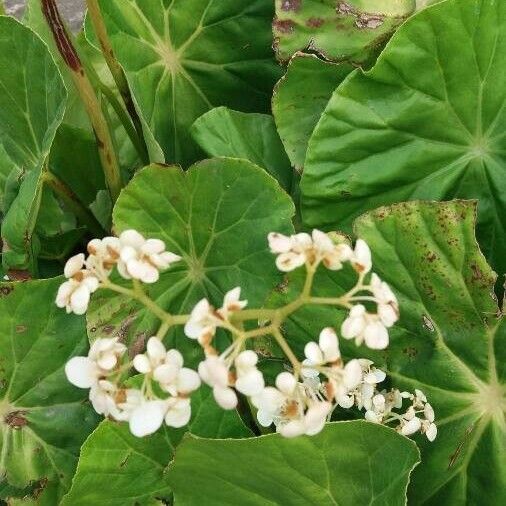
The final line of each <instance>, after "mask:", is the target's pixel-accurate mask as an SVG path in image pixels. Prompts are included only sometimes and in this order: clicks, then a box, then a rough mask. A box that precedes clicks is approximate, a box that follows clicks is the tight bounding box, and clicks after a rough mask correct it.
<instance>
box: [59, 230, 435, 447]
mask: <svg viewBox="0 0 506 506" xmlns="http://www.w3.org/2000/svg"><path fill="white" fill-rule="evenodd" d="M268 241H269V246H270V249H271V252H272V253H273V254H275V255H277V257H276V265H277V267H278V269H279V270H281V271H283V272H289V271H293V270H295V269H297V268H301V267H304V268H305V269H306V279H305V283H304V286H303V288H302V290H301V292H300V294H299V296H298V297H297V298H296V299H295V300H293V301H291V302H289V303H288V304H286V305H285V306H282V307H279V308H275V309H267V308H264V309H246V307H247V301H246V300H241V289H240V287H237V288H233V289H232V290H230V291H229V292H227V293H226V294H225V297H224V300H223V305H222V306H221V307H220V308H214V307H213V306H212V305H211V304H210V302H209V301H208V300H207V299H202V300H201V301H200V302H198V304H197V305H196V306H195V307H194V308H193V310H192V312H191V313H190V314H189V315H174V314H170V313H168V312H166V311H165V310H164V309H163V308H162V307H160V306H159V305H158V304H156V303H155V302H154V301H153V300H152V299H150V298H149V296H148V295H147V294H146V292H145V291H144V290H143V286H142V284H143V283H147V284H150V283H156V282H157V281H158V279H159V275H160V271H163V270H165V269H168V268H169V267H170V266H171V265H172V264H173V263H175V262H178V261H179V260H181V257H179V256H178V255H176V254H174V253H170V252H168V251H166V248H165V244H164V242H163V241H161V240H158V239H145V238H144V237H143V236H142V235H141V234H139V233H138V232H136V231H134V230H127V231H125V232H123V233H122V234H121V235H120V236H119V237H106V238H104V239H101V240H99V239H94V240H92V241H91V242H90V243H89V245H88V256H87V257H85V255H84V254H79V255H76V256H74V257H72V258H70V259H69V260H68V262H67V264H66V266H65V276H66V278H67V281H65V282H64V283H63V284H62V285H61V287H60V289H59V291H58V294H57V297H56V304H57V305H58V306H59V307H61V308H66V310H67V312H74V313H76V314H84V313H85V312H86V310H87V308H88V304H89V301H90V296H91V294H92V293H93V292H95V291H96V290H98V289H108V290H112V291H115V292H118V293H120V294H124V295H128V296H130V297H132V298H134V299H136V300H137V301H138V302H139V303H141V304H143V305H144V306H145V307H146V309H147V310H148V311H150V312H152V313H153V314H154V315H155V316H156V317H157V318H158V319H159V320H160V322H161V325H160V328H159V330H158V332H157V334H156V335H155V336H152V337H150V338H149V340H148V341H147V346H146V350H145V353H142V354H137V355H136V356H135V357H134V358H133V360H130V359H129V354H128V349H127V347H126V345H125V344H124V343H122V342H120V341H119V339H118V338H101V339H97V340H96V341H95V342H94V343H93V344H92V345H91V348H90V351H89V353H88V356H86V357H74V358H72V359H71V360H70V361H69V362H68V363H67V365H66V368H65V371H66V374H67V377H68V379H69V381H70V382H71V383H73V384H74V385H76V386H77V387H80V388H88V389H90V401H91V403H92V404H93V407H94V408H95V410H96V411H97V412H98V413H100V414H103V415H104V416H109V417H111V418H113V419H115V420H118V421H128V422H129V425H130V430H131V432H132V433H133V434H134V435H136V436H139V437H141V436H146V435H148V434H151V433H153V432H156V431H157V430H158V429H159V428H160V427H161V426H162V424H163V423H164V421H165V423H166V424H167V425H168V426H170V427H182V426H184V425H186V424H188V423H189V421H190V418H191V403H190V396H191V394H192V392H194V391H196V390H197V389H198V388H199V387H200V386H201V383H202V382H204V383H206V384H207V385H209V386H210V387H211V388H212V390H213V395H214V398H215V400H216V402H217V404H218V405H219V406H221V407H222V408H223V409H234V408H235V407H236V406H237V404H238V394H241V395H244V396H246V397H247V398H248V400H249V403H250V405H251V406H252V407H254V408H255V410H256V418H257V420H258V423H259V424H260V425H261V426H263V427H269V426H271V425H272V424H274V425H275V427H276V430H277V432H279V433H280V434H282V435H283V436H286V437H295V436H299V435H302V434H307V435H313V434H316V433H318V432H320V431H321V430H322V428H323V426H324V424H325V422H326V421H328V420H330V418H331V416H332V413H333V411H334V410H335V409H336V408H337V407H340V408H344V409H350V408H352V407H356V408H358V409H360V410H365V418H366V419H367V420H369V421H371V422H375V423H382V424H389V425H393V426H394V427H395V428H396V430H397V431H399V432H401V433H402V434H404V435H411V434H414V433H416V432H418V431H421V432H422V433H424V434H425V435H426V436H427V438H428V439H429V440H430V441H433V440H434V438H435V437H436V434H437V428H436V425H435V423H434V411H433V409H432V407H431V405H430V404H429V403H428V402H427V399H426V397H425V395H424V394H423V392H421V391H420V390H415V393H414V394H411V393H409V392H401V391H399V390H397V389H391V390H389V391H386V390H384V389H381V387H380V386H379V385H381V384H382V383H383V381H384V380H385V378H386V374H385V372H383V371H381V370H380V369H377V368H375V367H374V365H373V363H372V362H371V361H370V360H367V359H353V360H350V361H348V362H347V363H345V362H344V361H343V359H342V357H341V353H340V349H339V341H338V337H337V334H336V332H335V330H334V329H332V328H324V329H323V330H322V331H321V333H320V336H319V340H318V342H309V343H307V344H306V346H305V349H304V354H305V358H304V359H303V360H302V361H299V359H298V358H297V356H296V355H295V353H294V352H293V351H292V348H291V347H290V344H289V341H287V339H286V338H285V337H284V336H283V334H282V332H281V325H282V324H283V322H284V321H285V320H286V319H287V318H288V317H289V316H290V315H291V314H293V313H294V312H295V311H297V310H298V309H299V308H301V307H302V306H304V305H307V304H313V305H331V306H336V307H341V308H344V309H346V310H348V312H349V314H348V317H347V318H346V319H345V320H344V322H343V324H342V326H341V335H342V337H343V338H345V339H354V340H355V343H356V344H357V345H361V344H362V343H365V345H366V346H367V347H369V348H371V349H384V348H386V347H387V346H388V343H389V334H388V328H390V327H391V326H393V325H394V323H395V322H396V321H397V320H398V317H399V308H398V302H397V299H396V297H395V295H394V293H393V292H392V290H391V289H390V287H389V286H388V285H387V284H386V283H385V282H383V281H382V280H381V279H380V278H379V277H378V276H377V275H376V274H374V273H371V269H372V261H371V252H370V250H369V247H368V245H367V244H366V243H365V242H364V241H363V240H360V239H359V240H358V241H357V242H356V245H355V248H354V249H352V248H351V247H350V246H349V245H348V244H346V243H345V242H341V241H340V240H338V239H335V238H334V237H333V236H330V235H328V234H325V233H323V232H320V231H318V230H314V231H313V233H312V234H311V235H309V234H306V233H300V234H296V235H293V236H290V237H288V236H284V235H282V234H277V233H271V234H269V237H268ZM345 263H350V264H351V266H352V267H353V269H354V270H355V272H356V273H357V282H356V284H355V286H354V287H353V288H352V289H351V290H349V291H348V292H347V293H345V294H344V295H341V296H340V297H335V298H331V297H329V298H327V297H315V296H313V295H312V287H313V280H314V276H315V273H316V271H317V269H318V268H319V267H320V266H323V267H325V268H327V269H329V270H332V271H338V270H340V269H342V268H343V265H344V264H345ZM114 267H116V269H117V271H118V273H119V274H120V276H121V277H122V278H124V279H126V280H131V282H132V288H126V287H124V286H122V285H118V284H115V283H113V282H112V281H111V279H110V274H111V272H112V270H113V269H114ZM371 305H374V306H375V307H376V311H375V312H371V311H370V309H369V308H370V307H371ZM248 321H251V322H257V326H256V328H254V329H250V328H249V327H248V328H246V327H247V326H246V325H245V323H246V322H248ZM258 322H261V323H262V324H261V325H258ZM175 325H184V332H185V334H186V336H187V337H188V338H190V339H193V340H195V341H197V342H198V343H199V345H200V346H201V347H202V349H203V351H204V354H205V359H204V360H203V361H202V362H200V364H199V366H198V372H197V371H194V370H193V369H190V368H187V367H184V358H183V356H182V355H181V353H180V352H179V351H178V350H175V349H171V350H167V349H166V347H165V345H164V344H163V338H164V337H165V335H166V334H167V332H168V330H169V329H170V328H171V327H173V326H175ZM218 329H223V330H225V331H227V332H228V333H229V334H230V335H231V338H232V339H231V344H230V346H228V348H227V349H226V350H225V351H223V352H220V351H218V350H217V349H216V347H215V335H216V332H217V330H218ZM268 335H270V336H272V337H273V338H274V339H275V340H276V342H277V343H278V345H279V347H280V348H281V350H282V351H283V352H284V354H285V355H286V357H287V358H288V360H289V361H290V363H291V371H290V372H288V371H285V372H281V373H280V374H279V375H278V376H277V378H276V380H275V386H267V385H266V383H265V379H264V376H263V374H262V372H261V371H260V369H259V368H258V356H257V354H256V353H255V352H254V351H252V350H251V349H247V344H248V341H249V340H251V339H254V338H257V337H261V336H268ZM132 370H135V371H136V372H137V373H140V375H142V384H141V386H140V387H139V388H133V387H129V386H127V385H126V380H127V379H128V376H129V374H130V373H131V371H132ZM405 403H406V404H408V406H407V407H406V406H403V404H405Z"/></svg>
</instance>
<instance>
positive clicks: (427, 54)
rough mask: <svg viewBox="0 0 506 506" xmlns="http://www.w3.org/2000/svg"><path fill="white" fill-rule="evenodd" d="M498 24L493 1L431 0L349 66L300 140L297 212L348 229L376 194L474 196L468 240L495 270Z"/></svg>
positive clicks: (503, 43)
mask: <svg viewBox="0 0 506 506" xmlns="http://www.w3.org/2000/svg"><path fill="white" fill-rule="evenodd" d="M505 27H506V4H505V3H504V2H499V3H497V2H492V1H490V0H450V1H447V2H443V3H441V4H437V5H435V6H433V7H430V8H428V9H425V10H423V11H422V12H420V13H418V14H417V15H416V16H414V17H413V18H411V19H410V20H408V21H407V22H406V23H405V24H404V25H403V26H402V27H401V28H400V29H399V30H398V31H397V32H396V34H395V36H394V37H393V39H392V40H391V41H390V43H389V44H388V46H387V47H386V48H385V51H384V52H383V53H382V55H381V56H380V58H379V59H378V62H377V64H376V66H375V67H374V68H373V69H372V70H371V71H369V72H365V73H364V72H361V71H359V70H357V71H356V72H355V73H353V74H352V75H350V77H349V78H348V79H347V80H345V82H344V83H343V84H342V85H341V86H339V87H338V88H337V90H336V91H335V93H334V95H333V97H332V99H331V100H330V102H329V104H328V106H327V108H326V110H325V112H324V114H323V116H322V119H321V120H320V122H319V124H318V126H317V128H316V130H315V132H314V134H313V136H312V138H311V141H310V143H309V149H308V154H307V159H306V164H305V172H304V176H303V179H302V185H301V187H302V195H303V198H302V203H303V204H302V205H303V210H302V214H303V218H304V221H305V223H306V224H307V225H308V226H312V227H314V226H316V227H326V228H327V229H328V228H335V227H337V228H339V229H344V230H347V231H348V230H350V226H351V223H352V221H353V219H354V218H356V217H357V216H359V215H360V214H362V213H363V212H364V211H367V210H370V209H374V208H376V207H378V206H380V205H383V204H388V203H393V202H402V201H405V200H416V199H428V200H449V199H452V198H476V199H478V200H479V206H478V239H479V241H480V244H481V246H482V248H483V250H484V252H485V255H486V256H487V258H488V259H489V260H490V262H491V263H492V265H493V267H495V268H496V269H498V270H499V272H504V271H505V270H506V263H505V258H506V255H505V253H506V250H505V242H504V241H503V240H501V239H500V238H501V237H504V235H505V228H504V225H505V220H504V216H505V213H506V203H505V200H504V198H503V197H502V195H503V194H504V190H505V189H506V179H505V177H504V174H505V170H504V169H505V158H504V139H505V137H504V128H505V121H506V115H505V108H504V99H505V95H504V86H503V83H504V73H505V69H506V60H505V56H504V55H505V54H506V50H505V47H506V35H505V34H506V29H505ZM420 69H423V72H422V71H420ZM462 83H465V86H464V85H463V84H462Z"/></svg>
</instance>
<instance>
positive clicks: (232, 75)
mask: <svg viewBox="0 0 506 506" xmlns="http://www.w3.org/2000/svg"><path fill="white" fill-rule="evenodd" d="M100 5H101V8H102V12H103V13H104V16H105V21H106V24H107V27H108V30H109V33H110V36H111V41H112V45H113V47H114V50H115V52H116V56H117V57H118V60H119V61H120V63H121V64H122V66H123V68H124V69H125V72H126V75H127V78H128V81H129V83H130V86H131V89H132V93H133V96H134V99H135V101H136V102H137V105H138V108H139V111H140V113H141V115H142V117H143V119H144V120H145V122H146V123H147V125H148V128H149V129H150V130H151V132H152V134H153V135H154V137H155V139H156V141H157V142H158V143H159V145H160V146H161V148H162V149H163V151H164V153H165V158H166V160H167V161H168V162H171V163H172V162H182V163H188V162H192V161H195V160H196V159H197V158H198V157H199V155H200V154H201V151H200V150H199V149H198V147H197V146H196V144H195V143H194V142H193V141H192V139H191V137H190V135H189V132H188V129H189V127H190V126H191V124H192V123H193V122H194V121H195V120H196V119H197V118H198V117H199V116H201V115H202V114H203V113H205V112H206V111H208V110H210V109H212V108H213V107H216V106H220V105H227V106H229V107H232V108H234V109H240V110H244V111H259V112H264V111H267V110H268V107H269V99H270V94H271V91H272V87H273V85H274V83H275V81H276V78H277V77H278V76H279V69H278V68H277V67H276V65H275V63H274V61H273V58H272V50H271V47H270V46H271V31H270V22H271V20H272V16H273V5H272V2H271V1H270V0H253V1H252V0H219V1H218V0H170V1H169V0H160V1H149V2H146V1H145V0H126V1H125V0H101V2H100ZM157 161H160V160H157Z"/></svg>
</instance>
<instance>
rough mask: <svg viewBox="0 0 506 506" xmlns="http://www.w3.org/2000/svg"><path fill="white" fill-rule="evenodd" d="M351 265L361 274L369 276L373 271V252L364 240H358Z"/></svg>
mask: <svg viewBox="0 0 506 506" xmlns="http://www.w3.org/2000/svg"><path fill="white" fill-rule="evenodd" d="M351 263H352V265H353V268H354V269H355V270H356V271H357V272H358V273H359V274H367V273H368V272H369V271H370V270H371V269H372V257H371V250H370V249H369V246H368V245H367V243H366V242H365V241H364V240H362V239H358V240H357V242H356V243H355V249H354V251H353V255H352V258H351Z"/></svg>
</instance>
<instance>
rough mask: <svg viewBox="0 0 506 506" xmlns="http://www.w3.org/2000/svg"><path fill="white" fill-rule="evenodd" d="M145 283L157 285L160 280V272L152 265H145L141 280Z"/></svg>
mask: <svg viewBox="0 0 506 506" xmlns="http://www.w3.org/2000/svg"><path fill="white" fill-rule="evenodd" d="M139 279H140V280H141V281H142V282H143V283H148V284H152V283H156V282H157V281H158V280H159V279H160V272H159V270H158V269H157V268H156V267H153V266H152V265H151V264H147V263H144V274H143V275H142V277H141V278H139Z"/></svg>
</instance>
